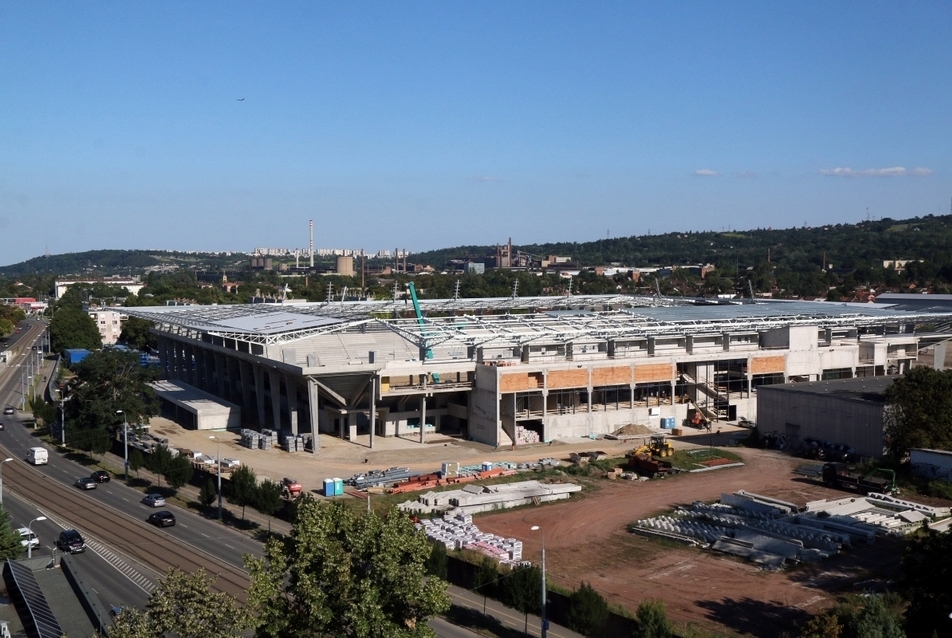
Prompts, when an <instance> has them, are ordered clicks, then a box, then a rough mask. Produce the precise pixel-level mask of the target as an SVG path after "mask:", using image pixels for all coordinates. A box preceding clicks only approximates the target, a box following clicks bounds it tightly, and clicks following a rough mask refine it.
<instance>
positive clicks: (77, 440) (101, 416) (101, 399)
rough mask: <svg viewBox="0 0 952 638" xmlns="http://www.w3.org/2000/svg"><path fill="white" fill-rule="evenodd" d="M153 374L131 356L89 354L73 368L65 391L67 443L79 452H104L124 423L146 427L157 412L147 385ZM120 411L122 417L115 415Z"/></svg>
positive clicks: (110, 351) (112, 351) (108, 352)
mask: <svg viewBox="0 0 952 638" xmlns="http://www.w3.org/2000/svg"><path fill="white" fill-rule="evenodd" d="M154 378H155V371H154V370H150V369H147V368H143V367H142V366H140V365H139V357H138V356H137V355H136V354H135V353H133V352H123V351H121V350H115V349H108V350H101V351H99V352H93V353H91V354H89V355H88V356H87V357H86V358H85V359H83V361H82V362H80V364H79V365H78V366H77V367H76V376H75V377H73V378H72V379H71V380H70V381H69V383H68V387H67V394H68V395H69V396H70V397H71V399H70V401H68V402H67V403H66V421H67V423H68V425H69V427H67V428H66V437H67V443H69V444H70V445H74V446H75V447H78V448H79V449H82V450H90V451H93V452H96V453H102V452H105V451H106V450H107V449H108V446H109V439H110V438H111V436H112V435H113V434H114V433H115V432H117V431H120V430H121V429H122V427H123V424H124V423H125V422H128V423H129V425H130V428H132V427H133V424H135V423H148V422H149V417H150V416H153V415H155V414H156V413H157V411H158V401H157V399H156V397H155V391H154V390H152V388H151V387H150V386H149V385H148V383H149V382H150V381H152V380H153V379H154ZM117 411H122V414H117Z"/></svg>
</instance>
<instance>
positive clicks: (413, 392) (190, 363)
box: [128, 295, 952, 446]
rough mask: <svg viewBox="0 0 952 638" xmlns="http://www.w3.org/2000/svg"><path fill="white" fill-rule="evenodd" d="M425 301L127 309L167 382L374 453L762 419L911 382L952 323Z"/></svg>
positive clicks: (626, 301)
mask: <svg viewBox="0 0 952 638" xmlns="http://www.w3.org/2000/svg"><path fill="white" fill-rule="evenodd" d="M421 307H422V317H420V318H418V317H416V316H414V315H413V313H412V307H408V306H407V305H406V303H405V302H404V301H402V300H398V301H370V302H330V303H307V304H294V305H289V304H260V305H251V306H188V307H159V308H145V307H139V308H129V309H128V312H129V314H130V315H133V316H138V317H141V318H144V319H149V320H151V321H154V322H155V323H156V327H155V332H156V334H157V336H158V339H159V356H160V360H161V363H162V368H163V371H164V374H165V376H166V377H167V378H168V379H171V380H175V381H177V382H180V383H182V384H186V385H191V386H194V387H197V388H199V389H201V390H204V391H205V392H208V393H211V394H213V395H215V396H217V397H220V398H221V399H223V400H224V401H227V402H231V403H234V404H236V405H238V406H240V407H241V420H242V422H243V423H244V424H246V425H255V424H256V425H258V426H259V427H267V428H273V429H278V430H283V431H286V432H289V433H295V434H297V433H307V432H313V431H315V429H316V430H318V431H319V432H322V433H329V434H334V435H337V436H340V437H341V438H343V439H348V440H352V441H357V440H361V442H368V443H369V444H370V445H371V446H372V445H373V440H374V437H376V436H402V437H413V438H415V439H419V440H420V441H421V442H425V440H426V435H427V433H430V432H445V433H451V434H457V435H460V436H465V437H468V438H471V439H474V440H476V441H480V442H483V443H487V444H489V445H493V446H510V445H518V444H522V443H529V442H535V441H550V440H553V439H558V438H564V437H578V436H595V435H599V434H606V433H610V432H613V431H615V430H616V429H618V428H619V427H622V426H624V425H627V424H630V423H641V424H645V425H649V426H652V427H661V426H662V424H671V423H674V424H676V425H680V424H682V423H690V422H693V421H697V420H703V421H719V420H735V419H739V418H741V417H746V418H751V419H755V418H756V413H757V393H758V389H759V388H761V387H764V386H769V385H776V384H783V383H788V382H811V381H822V380H832V379H844V378H860V377H881V376H885V375H888V374H900V373H902V372H903V371H905V370H906V369H907V368H908V367H909V366H910V365H912V364H913V362H915V361H916V359H917V356H918V349H919V348H920V347H921V346H922V345H924V343H926V342H929V343H931V342H932V341H935V340H937V338H934V335H927V334H920V333H917V332H916V326H917V325H921V324H927V323H931V324H933V325H934V324H936V323H937V322H940V321H942V320H945V321H948V320H949V318H950V317H952V314H950V313H948V312H935V311H930V312H903V311H897V310H892V309H889V308H884V307H881V306H879V305H875V306H874V305H871V304H839V303H836V304H834V303H818V302H780V301H765V302H758V303H743V304H739V303H725V304H711V303H703V300H702V302H700V303H696V302H695V301H694V300H673V299H664V298H657V297H632V296H620V295H619V296H572V297H536V298H510V299H452V300H423V301H421ZM386 317H391V318H386ZM947 337H948V335H947V334H945V335H942V338H947ZM930 340H931V341H930ZM359 437H360V438H359ZM364 437H366V438H364Z"/></svg>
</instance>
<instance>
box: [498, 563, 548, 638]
mask: <svg viewBox="0 0 952 638" xmlns="http://www.w3.org/2000/svg"><path fill="white" fill-rule="evenodd" d="M499 585H500V586H499V593H500V594H501V595H500V597H499V598H500V602H502V603H503V604H504V605H507V606H509V607H512V608H513V609H515V610H516V611H521V612H522V613H523V614H524V615H525V619H526V633H529V614H537V613H539V612H540V611H541V610H542V570H541V569H539V568H538V567H536V566H535V565H525V566H521V567H516V568H515V569H513V570H512V571H511V572H509V574H506V575H505V576H504V577H503V578H502V580H501V581H500V582H499Z"/></svg>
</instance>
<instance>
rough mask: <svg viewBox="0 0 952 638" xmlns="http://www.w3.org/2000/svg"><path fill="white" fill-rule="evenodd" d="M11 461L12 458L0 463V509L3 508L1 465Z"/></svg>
mask: <svg viewBox="0 0 952 638" xmlns="http://www.w3.org/2000/svg"><path fill="white" fill-rule="evenodd" d="M12 460H13V459H12V458H9V459H3V460H2V461H0V507H3V464H4V463H6V462H7V461H12Z"/></svg>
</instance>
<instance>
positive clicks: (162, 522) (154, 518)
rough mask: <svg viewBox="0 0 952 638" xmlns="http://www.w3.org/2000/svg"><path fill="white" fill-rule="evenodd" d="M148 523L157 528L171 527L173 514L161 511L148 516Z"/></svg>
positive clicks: (173, 519) (173, 520)
mask: <svg viewBox="0 0 952 638" xmlns="http://www.w3.org/2000/svg"><path fill="white" fill-rule="evenodd" d="M149 522H150V523H152V524H153V525H156V526H158V527H172V526H173V525H175V514H173V513H172V512H169V511H168V510H162V511H161V512H156V513H155V514H150V515H149Z"/></svg>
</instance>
